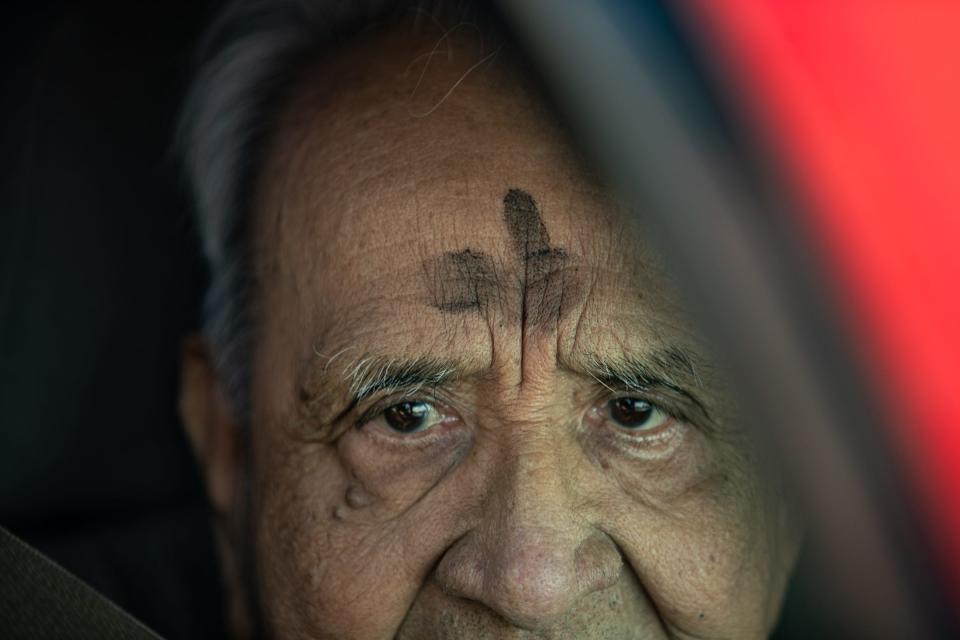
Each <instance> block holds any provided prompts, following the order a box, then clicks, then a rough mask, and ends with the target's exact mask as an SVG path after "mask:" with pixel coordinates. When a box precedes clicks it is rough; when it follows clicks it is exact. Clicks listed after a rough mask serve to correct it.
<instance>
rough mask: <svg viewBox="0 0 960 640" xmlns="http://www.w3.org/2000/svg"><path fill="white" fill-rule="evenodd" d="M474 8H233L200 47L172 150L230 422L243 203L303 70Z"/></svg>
mask: <svg viewBox="0 0 960 640" xmlns="http://www.w3.org/2000/svg"><path fill="white" fill-rule="evenodd" d="M475 4H476V3H474V2H465V1H454V0H448V1H441V0H432V1H431V0H235V1H234V2H232V3H230V4H229V5H228V6H227V7H226V9H225V10H224V11H223V12H222V13H221V14H220V16H219V17H218V18H217V19H216V20H215V21H214V23H213V25H212V26H211V28H210V30H209V32H208V33H207V35H206V37H205V39H204V41H203V43H202V44H201V48H200V60H199V65H200V66H199V70H198V72H197V74H196V76H195V79H194V82H193V85H192V87H191V89H190V91H189V93H188V96H187V100H186V103H185V108H184V111H183V115H182V119H181V127H180V142H181V148H182V152H183V155H184V162H185V166H186V170H187V175H188V179H189V183H190V186H191V188H192V191H193V195H194V201H195V206H196V213H197V219H198V228H199V232H200V236H201V239H202V243H203V250H204V254H205V256H206V259H207V263H208V266H209V270H210V285H209V288H208V290H207V295H206V299H205V301H204V333H205V336H206V339H207V340H208V342H209V344H210V348H211V352H212V353H211V355H212V358H213V362H214V367H215V368H216V370H217V373H218V375H219V377H220V379H221V381H222V383H223V384H224V389H225V392H226V394H227V397H228V399H229V400H230V402H231V403H232V408H233V410H234V411H235V412H236V413H237V417H238V418H240V419H242V420H245V419H246V418H247V417H248V411H249V406H248V403H249V398H248V386H249V359H250V348H251V343H252V338H253V333H254V331H255V315H256V314H255V311H254V300H253V297H254V290H255V285H256V283H255V281H254V280H255V279H254V275H253V255H252V253H253V250H252V242H251V240H250V237H249V235H250V234H249V227H250V222H249V218H250V213H251V212H250V203H251V201H252V199H253V195H254V194H253V190H254V188H255V185H256V175H257V172H258V170H259V169H260V165H261V162H262V158H261V157H260V156H261V154H262V152H263V150H264V148H265V145H266V143H267V139H268V137H269V135H270V134H271V132H272V129H273V128H274V125H275V122H274V121H275V120H276V116H277V112H278V111H279V109H280V107H281V106H282V104H283V100H284V99H285V97H286V96H287V94H288V93H289V92H290V91H291V90H292V88H293V85H294V84H295V82H296V79H297V75H298V74H299V73H300V72H301V70H302V69H303V67H304V65H305V64H306V63H307V62H308V61H309V60H311V59H312V58H315V57H317V56H319V55H321V54H322V52H323V50H324V49H325V48H327V47H329V46H331V45H333V44H335V43H336V42H338V41H340V40H342V39H343V38H346V37H348V36H350V35H351V34H354V33H356V32H357V31H359V30H360V29H362V28H363V27H365V26H367V25H370V24H374V23H384V24H391V23H399V22H401V21H404V20H406V21H409V22H411V23H412V24H414V25H415V24H416V22H417V21H419V20H422V19H428V20H432V21H440V20H442V21H446V22H451V21H456V22H462V21H466V20H471V21H474V20H476V19H477V15H476V11H475V9H476V7H475V6H473V5H475Z"/></svg>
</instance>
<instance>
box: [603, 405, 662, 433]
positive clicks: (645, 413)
mask: <svg viewBox="0 0 960 640" xmlns="http://www.w3.org/2000/svg"><path fill="white" fill-rule="evenodd" d="M607 412H608V413H609V415H610V418H611V419H612V420H613V421H614V422H616V423H617V424H618V425H620V426H621V427H623V428H624V429H630V430H631V431H650V430H653V429H656V428H657V427H660V426H662V425H663V424H664V423H666V422H667V421H668V420H669V419H670V416H668V415H667V414H666V413H664V412H663V411H661V410H660V409H658V408H657V406H656V405H654V404H651V403H649V402H647V401H646V400H641V399H640V398H629V397H627V398H614V399H613V400H611V401H610V402H608V403H607Z"/></svg>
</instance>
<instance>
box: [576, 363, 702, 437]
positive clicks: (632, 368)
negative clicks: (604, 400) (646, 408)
mask: <svg viewBox="0 0 960 640" xmlns="http://www.w3.org/2000/svg"><path fill="white" fill-rule="evenodd" d="M583 360H584V363H583V370H584V371H585V373H587V374H588V375H589V376H590V377H592V378H593V379H594V380H596V381H597V382H599V383H600V384H602V385H604V386H605V387H607V388H609V389H611V390H613V391H616V390H628V391H638V392H649V391H655V390H657V389H661V390H667V391H670V392H672V393H673V394H675V395H677V396H680V397H681V398H683V399H684V400H685V401H686V402H688V403H690V404H691V405H693V407H694V408H696V409H697V410H698V412H699V413H701V414H702V416H701V417H703V418H706V419H707V420H708V421H712V418H711V416H710V412H709V411H708V410H707V407H706V405H705V404H704V403H703V401H701V400H700V399H699V398H698V397H697V393H696V389H700V388H702V387H703V381H702V380H701V378H700V375H699V373H698V369H699V368H700V367H699V366H698V365H697V364H695V362H697V358H696V357H695V356H694V355H693V354H691V353H689V352H688V351H686V350H684V349H681V348H679V347H666V348H663V349H658V350H655V351H653V352H651V353H649V354H644V355H643V356H632V355H629V356H623V357H620V358H608V357H603V356H598V355H596V354H590V355H588V356H587V357H585V358H584V359H583Z"/></svg>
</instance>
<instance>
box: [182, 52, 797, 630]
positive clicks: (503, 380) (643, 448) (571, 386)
mask: <svg viewBox="0 0 960 640" xmlns="http://www.w3.org/2000/svg"><path fill="white" fill-rule="evenodd" d="M448 40H449V42H445V43H444V48H443V49H442V52H443V55H442V56H434V57H433V58H420V59H419V62H418V63H415V64H412V65H411V61H414V60H417V56H418V55H419V54H421V53H423V52H425V51H430V50H431V49H432V48H433V45H434V43H435V41H433V40H429V39H422V38H418V37H415V36H411V35H405V34H401V33H394V34H387V35H378V36H370V37H368V38H367V39H366V40H358V41H356V43H355V44H353V45H351V46H350V47H347V48H344V49H341V50H340V51H339V52H338V53H337V55H336V56H332V57H328V58H327V59H325V60H324V61H323V63H322V64H319V65H316V66H314V67H313V68H311V69H310V73H308V74H306V76H305V77H304V80H303V82H302V86H301V87H300V89H299V90H298V91H297V92H296V95H295V96H294V97H293V98H292V99H291V101H290V104H289V105H288V108H287V109H286V111H285V112H284V117H283V119H282V121H281V125H280V127H279V130H278V131H277V133H276V135H275V137H274V140H273V142H272V145H271V147H270V153H269V155H268V162H267V163H266V166H265V167H264V169H263V171H262V174H261V178H262V181H261V184H260V189H259V197H258V199H257V201H256V215H257V217H256V224H255V233H256V238H257V241H258V246H257V249H258V250H257V271H258V280H259V286H258V291H257V300H258V305H257V308H258V326H257V331H256V334H255V340H254V349H253V354H252V357H253V362H252V383H251V387H252V388H251V407H252V409H251V416H250V420H249V423H250V424H249V427H248V428H249V438H250V441H249V451H250V452H251V454H250V455H251V459H249V460H247V459H246V458H245V457H244V455H243V452H244V451H245V450H246V445H245V444H244V443H243V438H244V437H245V436H243V435H242V434H243V433H244V429H245V428H246V427H244V426H243V425H239V424H238V422H237V421H236V420H235V418H234V417H233V414H232V413H231V411H230V409H229V406H227V403H226V402H225V401H224V400H223V397H222V394H221V393H220V391H219V384H218V382H217V379H216V376H215V375H214V374H213V373H212V369H211V368H210V366H209V362H208V360H207V359H206V357H205V354H204V351H203V350H202V349H201V348H199V347H197V345H196V343H192V344H193V346H191V347H188V349H187V350H186V354H187V358H186V360H185V367H184V383H183V384H184V386H183V394H182V410H183V414H184V417H185V419H186V422H187V425H188V429H189V431H190V435H191V438H192V439H193V442H194V445H195V448H196V451H197V454H198V457H199V458H200V460H201V463H202V464H203V466H204V470H205V476H206V480H207V485H208V489H209V493H210V497H211V503H212V505H213V507H214V509H215V512H216V515H217V521H218V523H219V531H220V533H221V540H222V541H223V547H224V556H223V559H224V566H225V570H226V571H227V578H228V585H230V586H231V588H232V593H233V596H234V598H233V600H232V602H233V604H232V618H233V620H234V622H233V625H234V631H235V633H237V634H238V635H243V634H244V633H245V632H249V626H250V623H249V619H250V611H249V608H248V607H246V606H245V600H244V599H243V596H242V592H243V586H244V585H243V583H244V581H243V580H242V579H240V576H241V575H243V572H242V570H241V569H240V567H241V566H242V564H243V561H244V553H243V551H242V549H243V545H242V544H241V543H240V542H239V541H241V540H243V539H244V537H245V535H246V537H248V538H249V543H250V544H251V545H252V548H253V549H254V550H255V553H254V554H253V560H252V562H253V563H254V564H253V569H254V575H255V576H256V577H255V580H254V581H255V584H254V586H253V590H254V597H255V599H256V600H258V601H259V603H260V604H259V608H260V610H261V614H262V622H263V625H264V627H265V628H266V629H267V631H268V633H269V635H271V636H272V637H276V638H371V639H372V638H390V637H399V638H461V637H471V638H649V639H653V638H736V639H749V638H764V637H766V636H767V635H768V634H769V632H770V630H771V628H772V626H773V625H774V624H775V621H776V617H777V615H778V611H779V607H780V601H781V599H782V594H783V590H784V585H785V581H786V579H787V578H788V576H789V573H790V570H791V568H792V566H793V563H794V560H795V557H796V550H797V546H798V542H797V538H798V535H797V532H796V527H795V526H793V524H792V520H791V518H790V516H789V513H788V512H787V508H786V506H785V505H784V504H783V500H782V498H781V496H780V492H779V489H778V488H777V487H778V484H777V483H776V482H775V481H773V480H772V479H771V478H769V477H767V476H766V475H764V473H763V472H762V471H761V469H760V468H759V465H758V464H757V457H756V455H755V452H754V451H753V450H752V448H751V445H750V442H749V440H748V439H747V438H746V437H745V435H744V434H743V433H742V432H741V431H740V429H739V428H738V425H737V423H736V418H735V415H734V410H733V407H732V403H731V402H730V399H729V398H728V396H727V393H726V391H725V390H724V385H723V380H722V375H721V374H720V373H719V372H718V370H717V368H716V367H715V366H714V365H712V364H711V362H710V360H709V358H708V354H707V353H706V352H705V350H704V348H703V345H702V344H701V343H700V341H699V340H698V339H697V337H696V334H695V333H694V332H693V331H692V330H691V329H690V328H689V327H688V325H687V322H686V320H685V319H684V314H683V310H682V309H681V307H680V305H679V302H678V300H677V298H676V296H675V294H674V293H673V292H672V289H671V285H670V282H669V280H668V279H667V277H666V276H665V274H664V273H663V271H662V266H661V264H660V261H659V260H658V259H657V258H656V256H655V250H656V247H652V246H650V243H649V242H648V241H647V239H646V238H645V236H644V234H643V231H642V229H640V228H639V227H637V226H636V224H635V223H634V222H631V221H630V219H629V218H628V217H626V216H624V214H623V212H622V211H621V209H620V208H619V207H618V206H617V204H616V203H615V202H613V201H612V200H611V199H610V198H609V197H607V196H606V195H605V194H604V191H603V189H602V188H600V187H599V186H598V185H597V183H596V181H595V180H593V179H592V178H591V176H590V175H589V174H588V173H586V172H585V171H584V170H583V168H582V166H581V163H580V162H579V161H578V159H577V157H576V156H575V155H574V154H573V153H572V152H571V151H570V150H569V149H568V147H567V146H566V145H565V142H564V135H563V132H562V131H561V130H560V129H559V128H558V127H557V126H556V125H555V124H554V122H553V120H551V118H550V116H549V114H548V112H546V111H545V110H544V109H543V108H542V107H541V106H540V105H539V103H538V101H537V100H536V98H535V97H534V96H533V95H532V94H531V93H530V92H528V91H526V90H524V89H523V86H524V83H523V80H522V76H520V75H518V74H517V73H516V72H514V71H511V70H510V69H509V68H508V67H507V65H506V63H505V62H504V61H502V60H501V61H494V62H493V63H492V64H487V65H483V66H481V67H479V68H478V69H476V70H474V72H473V73H471V74H470V75H468V76H467V77H466V78H465V79H464V81H463V82H462V83H461V84H460V85H459V86H458V87H457V88H456V90H455V91H453V92H452V93H451V94H450V95H449V96H447V97H446V99H445V100H443V101H442V104H439V106H437V105H438V103H440V102H441V98H443V96H444V94H446V93H447V90H448V89H449V88H450V87H451V86H453V84H454V83H456V82H457V81H458V80H459V79H460V78H461V77H462V75H463V72H464V71H465V70H466V68H468V67H469V66H470V65H471V64H472V63H473V62H474V61H476V59H477V56H478V55H479V54H478V53H477V52H476V51H475V50H474V46H473V44H472V43H470V42H469V41H468V39H465V38H462V39H459V40H456V41H455V40H454V39H448ZM447 47H449V50H448V49H447ZM448 53H449V56H448ZM425 59H429V60H430V65H429V67H428V68H427V70H426V72H425V73H423V77H422V79H421V78H420V72H421V70H422V68H423V61H424V60H425ZM418 81H419V85H417V83H418ZM435 106H436V108H435V109H434V110H433V111H432V112H429V113H427V112H428V111H430V110H431V108H433V107H435ZM510 194H513V196H511V195H510ZM518 194H521V195H518ZM524 196H526V197H528V199H527V200H523V199H522V198H523V197H524ZM511 197H513V198H514V200H513V201H511V200H510V198H511ZM518 197H519V198H521V200H517V198H518ZM511 202H512V204H511ZM517 202H520V203H521V204H524V205H525V206H526V207H527V209H526V210H525V211H526V212H525V213H524V212H523V211H521V212H520V214H521V215H522V216H523V215H525V216H527V218H526V220H527V222H528V223H529V224H528V225H527V227H525V228H523V229H521V228H520V227H518V226H517V224H516V215H515V214H517V207H516V205H517ZM511 207H513V209H512V210H511ZM532 209H533V210H535V211H536V214H531V213H530V211H531V210H532ZM511 214H514V215H513V218H511ZM538 216H539V217H538ZM511 220H513V224H514V226H513V227H511V226H510V225H511V222H510V221H511ZM537 224H542V228H541V227H537ZM530 225H532V226H530ZM521 226H522V225H521ZM518 229H520V230H519V231H518ZM530 229H533V231H530ZM538 229H539V230H543V229H545V230H546V233H547V234H548V235H549V238H547V236H543V237H541V238H539V240H538V239H536V238H535V239H534V240H535V241H536V242H540V245H539V249H538V251H539V253H538V254H537V252H536V251H529V250H524V249H523V248H522V247H521V246H520V245H521V244H522V242H520V240H519V239H522V238H526V239H527V240H528V241H530V237H531V235H530V234H531V233H533V232H535V231H537V230H538ZM524 234H526V235H524ZM531 242H532V241H531ZM527 248H528V249H529V246H528V247H527ZM534 248H535V249H537V247H534ZM467 250H469V252H468V253H464V252H466V251H467ZM551 252H552V253H551ZM458 253H459V254H460V256H461V258H463V256H465V255H466V256H467V257H468V258H470V260H472V262H471V261H470V260H468V261H466V262H464V260H462V259H461V260H460V262H457V260H455V259H452V258H449V257H445V256H447V254H458ZM534 254H537V255H541V256H542V255H546V254H550V255H552V256H553V257H554V258H556V259H555V260H553V261H552V262H550V261H549V260H547V261H546V262H545V261H544V260H540V262H537V260H538V258H537V257H536V255H534ZM471 256H472V257H471ZM477 256H481V257H482V259H480V258H477V259H476V260H474V259H473V258H475V257H477ZM468 263H469V264H468ZM481 263H482V267H483V269H482V270H481V271H482V274H483V275H482V276H477V275H476V273H477V272H476V269H475V268H474V267H476V266H477V264H481ZM451 265H453V266H451ZM457 265H459V271H458V266H457ZM544 265H546V266H544ZM464 272H468V273H467V275H464ZM471 278H472V279H471ZM491 280H496V283H494V284H491ZM465 282H466V283H468V284H464V283H465ZM457 287H460V289H457ZM464 287H466V289H464ZM471 287H472V288H471ZM481 289H482V291H481ZM451 292H452V293H451ZM458 292H459V293H458ZM451 296H453V298H451ZM458 296H459V297H458ZM677 354H682V355H681V356H677ZM408 360H415V361H425V360H426V361H430V362H441V363H444V366H447V370H446V371H445V372H444V374H445V375H444V379H443V381H442V382H441V383H438V384H434V383H433V382H430V383H427V384H421V385H414V388H411V387H410V386H409V385H408V386H407V387H406V388H387V389H383V390H380V391H377V392H375V393H373V395H372V396H371V397H368V398H364V399H362V400H360V401H359V402H357V403H356V406H353V407H351V406H350V404H351V400H350V385H351V376H352V375H354V374H362V373H363V372H364V371H365V370H366V371H367V373H370V371H374V372H375V371H378V370H379V369H377V367H380V366H381V365H383V364H395V363H402V362H405V361H408ZM626 360H631V361H637V362H646V363H651V364H650V369H649V371H650V372H652V373H657V374H658V376H654V377H656V378H657V379H658V380H661V381H662V380H666V381H670V384H669V385H667V386H663V385H660V384H650V385H647V386H646V387H645V388H642V389H636V388H635V389H625V388H618V387H617V386H616V384H615V383H611V382H608V381H605V380H604V379H603V378H602V376H599V375H597V366H598V363H609V362H614V363H615V362H623V361H626ZM370 363H374V364H370ZM658 363H659V364H658ZM451 371H453V373H451ZM661 374H662V375H661ZM598 378H599V379H598ZM434 382H436V381H434ZM417 386H419V388H416V387H417ZM617 398H639V399H640V400H644V401H646V402H648V403H650V405H649V411H648V413H649V420H646V421H645V422H642V424H639V426H638V425H635V424H633V423H630V424H629V425H628V426H624V425H622V424H621V423H618V421H617V420H616V419H615V418H616V416H615V415H614V413H613V409H612V408H611V400H616V399H617ZM405 401H406V402H417V403H420V404H417V405H416V406H417V407H419V409H421V410H422V411H425V412H426V418H425V419H423V420H421V421H420V422H422V423H423V424H424V425H425V426H424V428H422V429H421V430H418V431H414V432H412V433H404V432H400V431H397V430H396V429H395V428H394V427H393V426H392V425H393V424H394V423H391V422H390V420H388V416H389V415H394V417H395V416H396V411H394V414H390V409H389V407H391V406H394V407H395V406H396V405H397V404H398V403H402V402H405ZM408 408H409V407H408ZM404 415H406V414H404ZM618 415H619V414H618ZM407 417H409V416H407ZM417 424H420V423H419V422H418V423H417ZM238 523H239V524H238ZM247 523H249V526H248V528H246V529H245V528H244V527H245V526H247ZM245 628H246V631H244V629H245Z"/></svg>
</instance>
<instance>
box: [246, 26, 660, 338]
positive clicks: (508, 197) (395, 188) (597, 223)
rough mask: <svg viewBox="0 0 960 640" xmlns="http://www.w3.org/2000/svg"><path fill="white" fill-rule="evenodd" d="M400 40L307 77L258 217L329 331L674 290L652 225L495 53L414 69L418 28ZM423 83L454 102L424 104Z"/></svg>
mask: <svg viewBox="0 0 960 640" xmlns="http://www.w3.org/2000/svg"><path fill="white" fill-rule="evenodd" d="M384 46H385V47H386V48H387V51H388V53H390V54H391V55H387V56H381V57H380V58H377V59H374V60H372V61H368V63H367V64H366V67H365V69H364V70H363V72H362V75H363V80H356V79H354V80H351V88H350V89H349V90H347V91H345V92H343V94H342V95H336V94H335V92H334V94H333V95H331V93H330V92H329V91H327V92H325V93H324V98H323V99H316V98H312V97H311V89H310V86H309V83H308V86H307V88H306V89H305V90H304V91H303V94H304V95H302V96H301V97H300V98H299V99H296V100H294V105H293V107H291V109H290V112H289V113H288V114H287V116H286V118H285V119H284V123H285V124H284V125H283V126H282V127H281V131H280V135H279V136H278V138H277V140H276V142H275V144H274V145H273V147H272V151H271V153H270V154H269V156H268V162H267V167H266V173H265V177H264V184H263V188H262V189H261V198H260V200H259V202H258V219H259V221H260V225H261V229H260V231H261V233H260V234H258V235H259V236H260V237H261V238H263V240H262V242H264V243H265V245H266V246H265V251H266V253H268V254H273V259H274V260H276V263H277V264H278V266H279V267H280V268H279V269H277V270H275V271H274V273H279V274H280V277H281V280H282V282H280V283H272V284H280V285H283V284H284V282H286V283H288V284H290V285H292V288H293V289H294V290H295V293H296V297H297V298H298V299H299V300H300V301H301V303H303V305H304V307H305V308H304V309H303V310H302V312H303V313H305V314H306V315H308V316H310V317H312V318H316V319H319V320H318V321H319V322H320V323H321V325H322V326H320V327H317V333H318V334H320V335H323V334H337V333H346V334H351V333H352V334H354V335H355V334H357V333H361V332H364V331H366V330H367V329H368V328H369V329H371V330H372V331H374V332H377V331H382V330H383V329H384V328H389V329H390V330H393V329H395V328H402V329H403V330H405V331H409V330H412V329H413V325H424V327H425V329H424V330H425V331H427V332H429V330H430V327H431V326H433V327H434V328H435V326H436V324H437V323H442V324H444V325H445V326H451V325H453V326H455V325H457V321H458V320H467V321H469V316H482V317H484V318H489V317H492V316H495V317H496V320H497V321H498V322H501V323H502V324H505V325H517V324H520V325H523V324H525V323H528V322H529V323H530V324H533V325H536V324H549V323H550V322H554V323H556V322H559V321H560V320H562V319H563V318H564V317H566V316H567V315H569V314H570V313H572V312H573V310H575V309H582V307H584V305H586V303H587V300H588V298H589V301H590V304H589V306H590V309H588V310H586V312H585V313H583V314H581V315H583V318H581V319H578V322H579V321H583V320H586V321H588V322H589V321H590V320H591V319H592V318H594V317H596V318H603V317H604V316H606V317H607V319H608V320H609V318H610V317H612V316H614V315H617V314H620V315H636V313H637V311H638V309H640V308H641V307H642V309H643V310H644V313H647V314H648V315H649V313H656V311H657V307H658V306H660V307H664V306H665V305H667V304H668V303H667V297H668V296H666V295H665V293H666V291H667V288H666V286H665V282H664V280H663V277H662V276H661V275H660V273H659V271H658V270H657V269H656V268H655V267H653V266H652V264H651V263H652V262H654V258H653V254H652V252H650V251H649V250H648V249H649V246H648V245H647V244H646V243H645V242H643V234H642V232H641V230H640V229H639V228H638V227H637V226H636V224H635V223H634V222H633V221H632V219H631V217H630V216H627V215H626V214H625V212H624V211H622V210H621V208H620V207H618V206H617V205H616V203H615V202H614V201H613V200H612V199H611V198H610V197H609V196H608V195H607V194H606V192H605V191H604V189H602V188H601V186H600V185H599V184H598V183H597V181H596V180H595V179H593V177H592V176H591V175H590V174H589V173H587V172H586V171H584V169H583V165H582V163H581V162H580V161H579V160H578V158H577V156H576V154H574V153H573V152H572V151H571V150H570V148H569V145H568V144H567V140H566V139H565V138H564V136H563V134H562V131H561V129H560V127H558V126H556V125H555V124H554V123H553V121H552V120H551V119H550V118H549V116H548V115H547V112H546V111H545V110H544V109H543V108H542V107H541V106H540V105H539V104H538V103H536V101H535V100H534V99H533V98H532V97H531V96H530V95H529V94H528V93H527V92H525V91H523V90H517V89H516V87H515V86H514V85H513V84H511V83H510V82H507V81H506V80H505V77H507V76H505V75H504V74H501V73H500V72H498V71H497V70H496V69H487V70H482V72H481V73H475V74H474V75H470V76H468V77H465V78H464V77H462V76H461V75H459V73H460V72H459V71H457V70H456V69H453V70H451V69H446V68H444V67H443V65H439V66H437V67H436V70H435V71H430V72H426V73H423V74H422V75H417V74H414V77H413V78H412V79H411V78H409V77H407V76H408V74H407V73H406V72H405V69H406V67H408V66H409V64H410V60H413V59H415V58H416V55H417V48H416V45H415V44H411V43H410V42H407V41H404V40H402V39H401V40H399V41H397V42H387V43H386V44H385V45H384ZM391 47H392V50H391V49H390V48H391ZM366 55H370V54H369V52H368V54H366ZM402 56H407V57H408V58H409V59H408V60H407V61H405V62H403V61H402ZM467 60H470V58H465V59H464V63H466V61H467ZM323 71H324V70H323V69H318V70H317V73H321V74H322V73H323ZM329 71H330V69H327V72H329ZM454 82H459V84H458V85H457V88H456V90H455V91H453V92H452V93H450V94H449V95H447V94H446V93H444V92H445V91H447V90H448V89H449V87H450V86H451V84H450V83H454ZM411 83H413V86H414V87H416V89H417V91H427V93H430V91H431V90H432V91H433V92H434V93H435V94H437V95H439V96H441V97H442V98H443V103H442V104H440V105H439V106H438V108H437V109H435V110H433V111H432V112H431V113H430V114H429V116H426V117H422V114H421V113H418V112H415V111H413V110H412V106H411V105H412V104H413V102H414V101H411V100H408V99H406V98H405V96H409V90H410V85H411ZM433 85H436V86H433ZM374 88H375V90H374ZM641 299H643V303H642V304H641ZM340 328H344V330H343V331H340ZM347 337H349V336H347Z"/></svg>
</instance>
